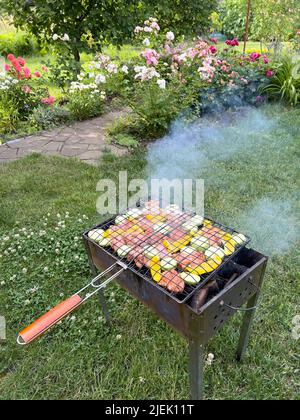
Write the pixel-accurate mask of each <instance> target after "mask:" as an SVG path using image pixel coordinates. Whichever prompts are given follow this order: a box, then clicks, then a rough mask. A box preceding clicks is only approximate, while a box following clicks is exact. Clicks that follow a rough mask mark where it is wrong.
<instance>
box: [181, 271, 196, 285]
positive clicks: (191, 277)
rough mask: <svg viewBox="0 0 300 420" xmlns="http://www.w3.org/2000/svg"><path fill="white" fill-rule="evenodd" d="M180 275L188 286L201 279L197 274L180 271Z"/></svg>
mask: <svg viewBox="0 0 300 420" xmlns="http://www.w3.org/2000/svg"><path fill="white" fill-rule="evenodd" d="M180 277H181V278H182V280H183V281H184V282H185V283H186V284H189V285H190V286H195V285H196V284H198V283H200V281H201V277H200V276H198V275H197V274H191V273H181V274H180Z"/></svg>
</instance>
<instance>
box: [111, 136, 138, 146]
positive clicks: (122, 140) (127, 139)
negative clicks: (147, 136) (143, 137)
mask: <svg viewBox="0 0 300 420" xmlns="http://www.w3.org/2000/svg"><path fill="white" fill-rule="evenodd" d="M112 141H113V142H114V143H116V144H118V145H119V146H122V147H128V148H135V147H137V146H138V144H139V142H138V140H137V139H136V138H135V137H133V136H132V135H130V134H122V133H120V134H115V135H114V136H113V137H112Z"/></svg>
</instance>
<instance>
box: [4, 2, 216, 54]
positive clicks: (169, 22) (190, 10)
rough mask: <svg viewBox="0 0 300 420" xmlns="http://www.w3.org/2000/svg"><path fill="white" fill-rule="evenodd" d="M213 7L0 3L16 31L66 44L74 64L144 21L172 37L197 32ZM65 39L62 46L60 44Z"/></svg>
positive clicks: (194, 4) (190, 4) (201, 4)
mask: <svg viewBox="0 0 300 420" xmlns="http://www.w3.org/2000/svg"><path fill="white" fill-rule="evenodd" d="M215 6H216V0H206V1H205V2H199V1H198V0H176V1H175V2H174V1H173V0H172V1H171V0H159V1H158V0H148V1H141V0H127V1H126V2H124V1H123V0H105V1H100V0H76V1H72V2H70V1H69V0H61V1H59V2H58V1H53V0H29V1H23V0H0V10H2V11H3V12H5V13H6V14H8V15H9V16H12V18H13V23H14V25H15V26H16V27H17V28H26V29H28V30H29V31H30V32H31V33H33V34H34V35H36V36H37V37H38V38H41V39H44V40H46V41H48V42H49V43H52V44H53V45H55V44H56V45H63V44H67V45H68V48H69V53H70V54H72V55H73V56H74V58H75V59H76V60H77V61H79V53H80V52H81V51H90V50H96V49H99V47H100V48H101V47H103V46H104V45H105V44H107V43H112V44H115V45H121V44H123V43H124V42H126V41H127V40H128V39H130V38H132V34H133V29H134V27H135V25H136V24H137V22H140V21H143V20H145V19H146V18H147V17H148V16H150V15H151V16H156V17H157V18H158V19H159V20H160V21H161V23H162V24H163V25H164V26H165V27H166V28H172V29H173V30H176V31H177V33H178V35H179V34H182V33H183V34H186V33H195V32H203V31H204V30H205V29H206V28H207V27H208V26H209V16H210V14H211V13H212V11H213V10H214V8H215ZM55 34H57V35H58V36H59V38H58V39H57V38H56V37H55V38H54V39H53V35H55ZM65 34H67V35H68V37H69V40H68V41H67V42H65V41H63V40H62V38H63V37H64V35H65Z"/></svg>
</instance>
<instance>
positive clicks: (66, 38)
mask: <svg viewBox="0 0 300 420" xmlns="http://www.w3.org/2000/svg"><path fill="white" fill-rule="evenodd" d="M61 40H62V41H64V42H69V41H70V37H69V35H68V34H64V36H63V37H62V38H61Z"/></svg>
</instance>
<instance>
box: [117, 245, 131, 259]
mask: <svg viewBox="0 0 300 420" xmlns="http://www.w3.org/2000/svg"><path fill="white" fill-rule="evenodd" d="M131 250H132V247H131V246H128V245H122V246H121V247H120V248H119V249H118V251H117V253H118V255H119V257H120V258H126V257H127V255H128V254H129V252H130V251H131Z"/></svg>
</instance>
